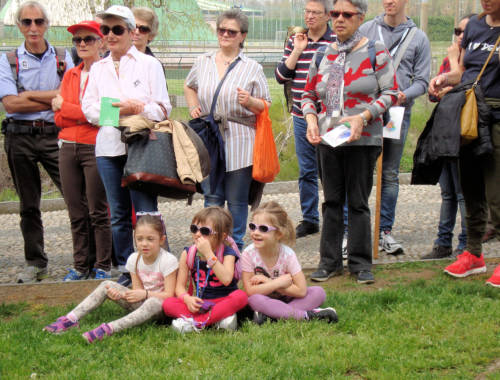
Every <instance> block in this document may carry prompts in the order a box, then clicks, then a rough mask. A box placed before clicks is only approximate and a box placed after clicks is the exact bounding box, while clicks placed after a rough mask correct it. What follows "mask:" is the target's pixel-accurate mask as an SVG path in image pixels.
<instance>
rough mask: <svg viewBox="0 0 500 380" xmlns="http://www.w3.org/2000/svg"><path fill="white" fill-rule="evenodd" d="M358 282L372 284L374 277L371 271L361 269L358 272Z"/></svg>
mask: <svg viewBox="0 0 500 380" xmlns="http://www.w3.org/2000/svg"><path fill="white" fill-rule="evenodd" d="M357 281H358V284H373V283H374V282H375V277H373V273H372V272H371V271H369V270H361V271H359V272H358V280H357Z"/></svg>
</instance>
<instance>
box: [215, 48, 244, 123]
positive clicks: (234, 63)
mask: <svg viewBox="0 0 500 380" xmlns="http://www.w3.org/2000/svg"><path fill="white" fill-rule="evenodd" d="M239 60H240V57H239V56H238V57H237V58H236V59H235V60H234V61H233V63H231V64H230V65H229V67H228V68H227V70H226V73H225V74H224V76H223V77H222V79H221V80H220V82H219V85H218V86H217V89H216V90H215V94H214V98H213V100H212V106H211V107H210V116H211V117H212V118H213V117H214V112H215V106H216V105H217V98H218V97H219V92H220V89H221V87H222V83H224V80H225V79H226V78H227V75H228V74H229V72H230V71H231V70H232V69H233V68H234V66H236V64H237V63H238V62H239Z"/></svg>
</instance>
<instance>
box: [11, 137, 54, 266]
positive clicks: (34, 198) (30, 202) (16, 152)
mask: <svg viewBox="0 0 500 380" xmlns="http://www.w3.org/2000/svg"><path fill="white" fill-rule="evenodd" d="M5 152H6V153H7V160H8V163H9V169H10V172H11V175H12V180H13V181H14V186H15V188H16V191H17V194H18V195H19V199H20V210H19V211H20V215H21V232H22V234H23V238H24V256H25V258H26V263H27V264H28V265H32V266H36V267H39V268H45V267H46V266H47V262H48V258H47V254H46V253H45V251H44V242H43V225H42V217H41V212H40V198H41V193H42V189H41V180H40V170H39V168H38V163H40V164H41V165H42V166H43V168H44V169H45V170H46V171H47V173H48V174H49V176H50V178H51V179H52V181H53V182H54V184H55V185H56V186H57V188H58V189H59V190H60V191H61V193H62V189H61V180H60V178H59V166H58V152H59V148H58V146H57V133H53V134H50V135H40V134H36V135H30V134H13V133H11V132H7V134H6V135H5Z"/></svg>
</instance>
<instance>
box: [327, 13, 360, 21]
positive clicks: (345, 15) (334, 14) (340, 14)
mask: <svg viewBox="0 0 500 380" xmlns="http://www.w3.org/2000/svg"><path fill="white" fill-rule="evenodd" d="M356 15H359V12H337V11H331V12H330V16H332V18H339V17H340V16H342V17H343V18H345V19H346V20H349V19H351V18H352V16H356Z"/></svg>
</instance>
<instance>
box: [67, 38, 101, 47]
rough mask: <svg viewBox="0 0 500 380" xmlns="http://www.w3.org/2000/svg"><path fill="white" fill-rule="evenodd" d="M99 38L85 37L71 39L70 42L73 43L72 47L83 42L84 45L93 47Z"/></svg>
mask: <svg viewBox="0 0 500 380" xmlns="http://www.w3.org/2000/svg"><path fill="white" fill-rule="evenodd" d="M99 39H100V38H97V37H94V36H85V37H83V38H82V37H73V39H72V40H71V41H73V45H75V46H78V45H80V44H81V43H82V41H83V42H85V45H93V44H94V43H95V42H96V41H97V40H99Z"/></svg>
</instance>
